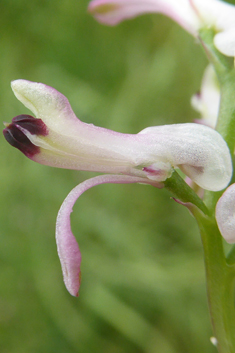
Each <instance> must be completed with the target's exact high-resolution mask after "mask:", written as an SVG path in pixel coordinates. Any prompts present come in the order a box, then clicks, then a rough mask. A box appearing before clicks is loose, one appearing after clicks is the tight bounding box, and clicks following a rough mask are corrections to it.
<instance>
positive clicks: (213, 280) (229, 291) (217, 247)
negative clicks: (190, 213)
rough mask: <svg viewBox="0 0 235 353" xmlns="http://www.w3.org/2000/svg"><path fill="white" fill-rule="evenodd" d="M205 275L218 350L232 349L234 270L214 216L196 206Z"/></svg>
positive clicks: (234, 346) (234, 336)
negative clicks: (229, 262) (204, 212)
mask: <svg viewBox="0 0 235 353" xmlns="http://www.w3.org/2000/svg"><path fill="white" fill-rule="evenodd" d="M194 216H195V218H196V220H197V223H198V226H199V229H200V233H201V238H202V243H203V248H204V259H205V267H206V278H207V293H208V302H209V309H210V315H211V320H212V325H213V331H214V336H215V338H216V339H217V342H218V344H217V348H218V351H219V352H220V353H234V352H235V334H234V333H235V310H234V269H233V267H232V266H230V265H228V263H227V262H226V259H225V255H224V251H223V244H222V238H221V235H220V232H219V230H218V227H217V225H216V222H215V219H214V218H212V217H210V218H209V217H206V216H204V215H203V214H202V213H201V212H200V211H198V210H197V209H196V208H195V209H194Z"/></svg>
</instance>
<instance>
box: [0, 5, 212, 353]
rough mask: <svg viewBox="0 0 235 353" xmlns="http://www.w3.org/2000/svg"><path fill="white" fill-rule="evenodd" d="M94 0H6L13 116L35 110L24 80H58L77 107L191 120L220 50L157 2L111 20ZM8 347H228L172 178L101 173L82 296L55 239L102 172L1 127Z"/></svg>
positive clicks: (1, 297) (0, 340)
mask: <svg viewBox="0 0 235 353" xmlns="http://www.w3.org/2000/svg"><path fill="white" fill-rule="evenodd" d="M87 5H88V1H87V0H80V1H77V0H76V1H75V0H70V1H66V0H61V1H56V0H50V1H43V0H31V1H28V0H27V1H26V0H1V2H0V72H1V80H0V116H1V121H8V122H9V121H10V120H11V119H12V118H13V117H14V116H16V115H19V114H24V113H28V111H27V109H25V108H24V107H23V106H22V104H21V103H19V102H18V101H17V100H16V98H15V97H14V95H13V93H12V91H11V89H10V81H11V80H14V79H18V78H24V79H28V80H31V81H39V82H43V83H46V84H47V85H50V86H53V87H55V88H56V89H57V90H59V91H60V92H62V93H63V94H64V95H65V96H67V97H68V99H69V101H70V103H71V105H72V107H73V109H74V111H75V113H76V114H77V116H78V117H79V118H80V119H81V120H83V121H85V122H91V123H94V124H95V125H98V126H103V127H106V128H110V129H113V130H117V131H120V132H126V133H137V132H139V131H140V130H141V129H143V128H145V127H147V126H151V125H158V124H171V123H175V122H180V123H183V122H191V121H192V120H193V119H194V118H196V117H197V114H196V113H195V112H194V111H193V110H192V108H191V106H190V98H191V96H192V95H193V94H194V93H195V92H196V91H198V90H199V87H200V82H201V78H202V73H203V70H204V68H205V67H206V65H207V60H206V58H205V56H204V53H203V52H202V50H201V48H200V46H199V45H198V44H197V43H196V41H195V39H193V38H192V37H191V36H190V35H189V34H187V33H186V32H184V31H183V30H182V29H181V28H180V27H179V26H178V25H177V24H175V23H173V22H172V21H171V20H169V19H167V18H165V17H163V16H161V15H146V16H143V17H139V18H136V19H135V20H132V21H127V22H125V23H122V24H120V25H119V26H117V27H114V28H111V27H106V26H102V25H100V24H98V23H97V22H96V21H95V20H94V19H93V18H92V17H91V16H90V15H89V14H87V10H86V9H87ZM0 146H1V157H0V158H1V173H0V181H1V182H0V192H1V201H0V207H1V211H0V352H1V353H31V352H34V353H41V352H43V353H54V352H57V353H62V352H63V353H73V352H74V353H75V352H79V353H86V352H92V353H127V352H128V353H156V352H158V353H186V352H190V353H194V352H195V353H198V352H209V353H210V352H215V351H216V350H215V348H214V347H213V346H212V344H211V343H210V341H209V338H210V336H211V335H212V331H211V327H210V319H209V314H208V308H207V299H206V288H205V277H204V267H203V253H202V246H201V242H200V237H199V234H198V231H197V227H196V224H195V222H194V220H193V218H192V217H191V216H190V214H189V213H188V212H187V210H186V209H184V208H183V207H182V206H180V205H178V204H176V203H175V202H174V201H173V200H172V199H171V198H170V196H171V195H170V194H169V193H168V192H167V191H166V190H158V189H155V188H153V187H150V186H143V185H101V186H97V187H96V188H93V189H91V190H89V191H87V192H86V193H85V194H84V195H83V196H82V197H81V198H80V199H79V201H78V202H77V204H76V206H75V207H74V212H73V214H72V228H73V231H74V234H75V235H76V237H77V239H78V242H79V244H80V248H81V251H82V256H83V261H82V285H81V290H80V296H79V298H73V297H71V296H70V295H69V294H68V292H67V291H66V289H65V287H64V284H63V281H62V274H61V268H60V263H59V260H58V257H57V252H56V245H55V239H54V228H55V220H56V214H57V212H58V209H59V207H60V205H61V203H62V201H63V199H64V198H65V196H66V195H67V193H68V192H69V191H70V190H71V189H72V188H73V187H74V186H75V185H76V184H78V183H79V182H82V181H83V180H85V179H86V178H89V177H91V176H93V175H95V174H94V173H87V172H79V171H66V170H59V169H54V168H50V167H46V166H42V165H37V164H36V163H34V162H32V161H30V160H28V159H27V158H25V157H24V155H23V154H21V153H20V152H19V151H17V150H16V149H13V148H12V147H11V146H10V145H8V144H7V143H6V141H5V140H4V138H3V137H2V138H1V139H0Z"/></svg>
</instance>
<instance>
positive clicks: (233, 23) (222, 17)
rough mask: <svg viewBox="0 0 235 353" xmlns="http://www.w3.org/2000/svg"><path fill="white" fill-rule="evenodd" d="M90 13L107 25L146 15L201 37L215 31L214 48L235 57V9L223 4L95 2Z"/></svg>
mask: <svg viewBox="0 0 235 353" xmlns="http://www.w3.org/2000/svg"><path fill="white" fill-rule="evenodd" d="M88 11H89V12H90V13H91V14H93V15H94V16H95V18H96V19H97V20H98V21H99V22H101V23H105V24H107V25H111V26H113V25H116V24H117V23H119V22H121V21H123V20H125V19H129V18H133V17H136V16H138V15H141V14H146V13H154V12H155V13H161V14H164V15H166V16H168V17H170V18H172V19H173V20H174V21H176V22H177V23H178V24H179V25H180V26H182V27H183V28H184V29H185V30H186V31H188V32H189V33H190V34H192V35H193V36H194V37H197V35H198V32H199V30H200V29H203V28H211V29H213V30H214V33H215V35H214V45H215V46H216V48H217V49H218V50H219V51H220V52H221V53H223V54H224V55H227V56H234V55H235V6H233V5H231V4H227V3H225V2H223V1H220V0H177V1H176V0H92V1H91V2H90V4H89V7H88Z"/></svg>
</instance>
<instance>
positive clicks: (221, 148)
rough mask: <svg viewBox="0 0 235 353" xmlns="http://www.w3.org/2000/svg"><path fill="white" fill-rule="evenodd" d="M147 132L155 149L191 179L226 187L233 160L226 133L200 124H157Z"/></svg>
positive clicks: (205, 186) (214, 187) (208, 187)
mask: <svg viewBox="0 0 235 353" xmlns="http://www.w3.org/2000/svg"><path fill="white" fill-rule="evenodd" d="M139 134H140V135H141V134H143V135H144V134H146V135H147V138H148V143H149V145H150V146H152V145H154V142H155V146H156V151H155V152H154V147H153V146H152V150H151V152H152V153H153V154H154V153H155V155H158V156H159V158H160V156H161V158H162V160H163V161H164V160H168V162H170V163H171V165H172V166H174V167H178V168H180V169H181V170H182V171H183V172H184V173H185V174H186V175H187V176H188V177H189V178H190V179H192V180H193V181H194V182H195V183H196V184H198V185H199V186H200V187H202V188H203V189H206V190H212V191H218V190H222V189H224V188H225V187H226V186H227V185H228V183H229V181H230V179H231V176H232V161H231V156H230V152H229V149H228V146H227V144H226V142H225V141H224V139H223V138H222V136H221V135H220V134H219V133H218V132H217V131H215V130H214V129H211V128H210V127H208V126H204V125H200V124H193V123H191V124H174V125H163V126H153V127H149V128H146V129H144V130H143V131H141V132H140V133H139ZM159 145H160V146H162V148H161V149H160V146H159Z"/></svg>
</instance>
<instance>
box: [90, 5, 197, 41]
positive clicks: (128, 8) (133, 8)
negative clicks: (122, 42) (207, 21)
mask: <svg viewBox="0 0 235 353" xmlns="http://www.w3.org/2000/svg"><path fill="white" fill-rule="evenodd" d="M88 11H89V12H90V13H91V14H92V15H94V17H95V18H96V19H97V20H98V21H99V22H101V23H104V24H107V25H110V26H114V25H116V24H118V23H119V22H121V21H123V20H126V19H130V18H133V17H136V16H138V15H142V14H146V13H151V12H154V13H162V14H165V15H166V16H168V17H170V18H172V19H173V20H175V21H176V22H178V23H179V24H180V25H181V26H182V27H183V28H185V29H186V30H187V31H189V32H190V33H192V34H194V35H195V34H196V32H195V29H197V28H198V26H199V21H198V18H197V16H196V14H195V12H194V10H193V8H192V7H191V5H190V2H189V1H188V0H177V1H175V0H93V1H91V2H90V4H89V6H88Z"/></svg>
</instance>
